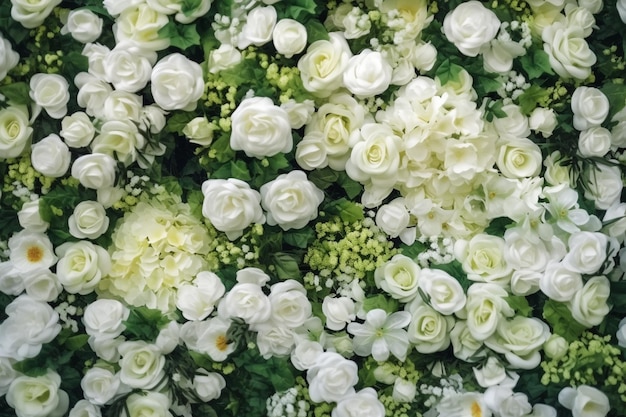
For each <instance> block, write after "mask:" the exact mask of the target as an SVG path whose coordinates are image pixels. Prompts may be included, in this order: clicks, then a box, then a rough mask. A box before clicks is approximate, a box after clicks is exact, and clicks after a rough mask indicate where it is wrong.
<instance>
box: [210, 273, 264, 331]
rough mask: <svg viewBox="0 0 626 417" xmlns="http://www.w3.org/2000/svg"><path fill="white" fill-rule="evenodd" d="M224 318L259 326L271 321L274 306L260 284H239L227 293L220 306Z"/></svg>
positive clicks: (220, 313) (220, 312)
mask: <svg viewBox="0 0 626 417" xmlns="http://www.w3.org/2000/svg"><path fill="white" fill-rule="evenodd" d="M218 313H219V315H220V316H222V317H239V318H241V319H242V320H243V321H245V322H246V323H248V324H253V325H257V324H260V323H263V322H265V321H267V320H269V319H270V317H271V315H272V305H271V304H270V301H269V298H268V297H267V295H265V293H264V292H263V290H262V288H261V286H260V285H258V284H253V283H248V282H239V283H237V284H235V286H234V287H233V288H232V289H231V290H230V291H229V292H227V293H226V295H225V296H224V298H223V299H222V301H220V303H219V305H218Z"/></svg>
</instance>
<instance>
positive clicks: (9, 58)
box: [0, 34, 20, 80]
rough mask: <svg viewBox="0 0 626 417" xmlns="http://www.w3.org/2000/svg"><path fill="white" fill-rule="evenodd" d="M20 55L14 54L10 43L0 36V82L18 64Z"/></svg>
mask: <svg viewBox="0 0 626 417" xmlns="http://www.w3.org/2000/svg"><path fill="white" fill-rule="evenodd" d="M19 60H20V55H19V54H18V53H17V52H15V51H14V50H13V48H12V46H11V42H9V41H8V40H7V39H5V38H4V37H3V36H2V34H0V62H1V64H0V80H2V79H4V77H6V76H7V73H8V72H9V71H11V70H12V69H13V68H14V67H15V66H16V65H17V63H18V62H19Z"/></svg>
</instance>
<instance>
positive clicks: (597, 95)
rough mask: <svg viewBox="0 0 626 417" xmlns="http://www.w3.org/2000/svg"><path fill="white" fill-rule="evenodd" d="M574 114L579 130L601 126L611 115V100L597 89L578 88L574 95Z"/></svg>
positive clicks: (575, 126) (576, 126) (575, 125)
mask: <svg viewBox="0 0 626 417" xmlns="http://www.w3.org/2000/svg"><path fill="white" fill-rule="evenodd" d="M572 112H574V128H576V129H577V130H581V131H582V130H587V129H589V128H591V127H596V126H600V125H601V124H602V122H604V120H605V119H606V117H607V116H608V114H609V99H608V98H607V97H606V96H605V95H604V93H603V92H602V91H600V90H598V89H597V88H595V87H585V86H582V87H578V88H577V89H576V90H575V91H574V94H572Z"/></svg>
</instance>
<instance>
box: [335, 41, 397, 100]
mask: <svg viewBox="0 0 626 417" xmlns="http://www.w3.org/2000/svg"><path fill="white" fill-rule="evenodd" d="M392 71H393V69H392V67H391V65H390V64H389V62H387V60H386V59H385V58H384V57H383V55H382V54H381V53H380V52H376V51H372V50H369V49H364V50H363V51H361V53H360V54H358V55H355V56H353V57H351V58H350V59H349V60H348V65H347V66H346V69H345V70H344V73H343V84H344V86H345V87H346V88H347V89H348V90H349V91H350V92H351V93H352V94H354V95H356V96H357V97H366V96H367V97H369V96H374V95H377V94H381V93H384V92H385V91H386V90H387V88H388V87H389V84H390V83H391V75H392Z"/></svg>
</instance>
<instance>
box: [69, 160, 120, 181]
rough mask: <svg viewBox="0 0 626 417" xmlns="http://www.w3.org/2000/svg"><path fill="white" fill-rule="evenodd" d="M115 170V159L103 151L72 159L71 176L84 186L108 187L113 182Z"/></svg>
mask: <svg viewBox="0 0 626 417" xmlns="http://www.w3.org/2000/svg"><path fill="white" fill-rule="evenodd" d="M115 170H116V163H115V159H113V158H111V157H110V156H109V155H105V154H103V153H92V154H88V155H83V156H79V157H78V159H76V160H75V161H74V164H73V165H72V177H74V178H76V179H77V180H78V181H80V183H81V184H82V185H83V187H86V188H91V189H95V190H97V189H99V188H110V187H113V185H114V184H115Z"/></svg>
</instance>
